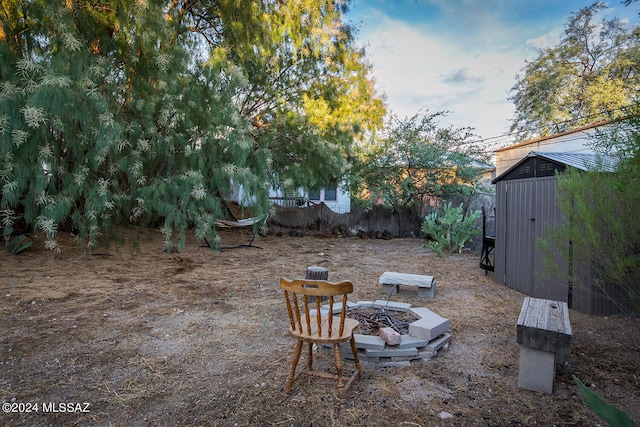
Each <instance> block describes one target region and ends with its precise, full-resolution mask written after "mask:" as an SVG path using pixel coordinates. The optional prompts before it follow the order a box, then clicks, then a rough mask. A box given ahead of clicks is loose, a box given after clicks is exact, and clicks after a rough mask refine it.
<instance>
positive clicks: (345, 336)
mask: <svg viewBox="0 0 640 427" xmlns="http://www.w3.org/2000/svg"><path fill="white" fill-rule="evenodd" d="M301 323H302V332H300V331H299V330H297V329H296V330H294V329H292V328H289V334H291V336H293V337H295V338H297V339H299V340H302V341H311V342H315V343H326V344H332V343H339V342H346V341H349V340H350V339H351V336H352V335H353V333H354V331H356V330H357V329H358V327H359V326H360V324H359V323H358V321H357V320H355V319H349V318H345V319H344V331H343V333H342V335H340V317H337V316H333V324H332V328H331V336H329V317H328V316H322V324H321V334H318V325H317V322H316V320H315V318H313V319H311V335H309V334H308V333H307V323H306V321H305V320H304V319H301Z"/></svg>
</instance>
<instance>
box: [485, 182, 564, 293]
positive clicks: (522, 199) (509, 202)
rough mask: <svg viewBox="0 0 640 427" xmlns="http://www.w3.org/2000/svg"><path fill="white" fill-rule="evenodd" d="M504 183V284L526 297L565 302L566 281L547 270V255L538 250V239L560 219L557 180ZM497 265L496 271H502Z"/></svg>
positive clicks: (502, 253) (545, 235)
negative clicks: (545, 263)
mask: <svg viewBox="0 0 640 427" xmlns="http://www.w3.org/2000/svg"><path fill="white" fill-rule="evenodd" d="M504 184H505V194H504V204H503V209H504V221H505V224H504V235H503V241H504V249H503V250H502V251H500V254H501V262H503V263H504V270H503V271H504V283H505V284H506V285H507V286H509V287H510V288H513V289H516V290H517V291H519V292H522V293H525V294H527V295H531V296H534V297H537V298H546V299H553V300H558V301H565V302H566V301H567V295H568V286H567V284H566V282H563V281H562V280H561V279H558V278H556V277H554V275H552V274H551V272H550V271H546V269H545V267H544V263H543V260H544V255H543V253H542V252H541V251H540V249H539V247H538V240H539V239H542V240H546V239H547V233H548V231H549V228H550V227H553V226H554V225H555V224H556V223H557V222H558V221H560V219H561V213H560V211H559V209H558V208H557V207H556V200H555V196H556V191H555V188H556V179H555V177H546V178H535V179H522V180H511V181H505V182H504ZM496 245H498V241H497V240H496ZM496 256H498V253H496ZM554 256H556V257H557V256H559V255H558V254H557V253H554ZM497 263H498V261H496V271H498V270H502V269H498V265H497Z"/></svg>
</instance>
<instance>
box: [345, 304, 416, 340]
mask: <svg viewBox="0 0 640 427" xmlns="http://www.w3.org/2000/svg"><path fill="white" fill-rule="evenodd" d="M347 317H350V318H352V319H356V320H357V321H358V322H360V333H361V334H362V335H378V330H379V329H380V328H387V327H388V328H392V329H393V330H394V331H396V332H397V333H399V334H400V335H409V325H410V324H411V323H413V322H415V321H416V320H418V319H419V317H418V316H416V315H415V314H413V313H411V312H405V311H396V310H388V309H385V308H384V307H379V308H374V307H370V308H350V309H348V310H347Z"/></svg>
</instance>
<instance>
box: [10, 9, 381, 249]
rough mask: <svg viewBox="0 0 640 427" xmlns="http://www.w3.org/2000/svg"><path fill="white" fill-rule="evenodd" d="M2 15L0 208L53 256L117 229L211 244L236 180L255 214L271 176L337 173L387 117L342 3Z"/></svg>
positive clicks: (262, 203)
mask: <svg viewBox="0 0 640 427" xmlns="http://www.w3.org/2000/svg"><path fill="white" fill-rule="evenodd" d="M0 5H1V9H0V13H2V15H3V19H2V26H1V27H0V180H2V190H1V191H2V193H1V195H2V198H1V201H0V210H2V218H3V223H4V224H6V225H8V224H11V228H15V227H14V226H15V225H16V224H18V223H22V224H23V226H24V228H26V229H30V228H38V229H40V230H42V231H44V232H45V233H46V235H47V237H48V239H47V247H49V248H51V249H55V248H56V245H57V243H56V240H55V236H56V233H57V231H58V230H59V229H61V228H64V229H68V230H70V231H73V232H74V233H75V234H76V235H77V237H78V240H79V241H80V242H82V243H84V244H86V246H87V247H89V248H91V247H93V246H94V245H95V244H96V243H97V241H98V238H99V236H101V235H102V236H104V237H109V235H110V233H111V230H112V228H113V226H114V225H121V224H142V225H153V226H156V225H159V226H161V229H162V231H163V233H164V234H165V236H166V240H167V244H168V246H170V245H171V244H172V239H173V233H174V231H177V232H178V241H179V244H181V245H183V244H184V241H185V233H186V230H188V229H189V228H190V227H195V232H196V235H197V236H198V237H208V238H209V239H211V241H216V228H215V221H216V219H217V218H220V217H222V216H224V206H223V199H224V197H226V196H227V194H228V193H229V187H230V183H231V182H233V184H234V185H242V187H243V189H244V194H246V200H245V202H247V203H250V204H252V208H253V209H254V210H255V212H256V214H258V215H259V214H261V213H264V212H265V211H266V210H267V209H268V206H269V204H268V198H267V196H268V189H269V186H270V182H272V178H273V176H274V171H276V172H275V175H277V178H278V180H280V181H286V180H287V179H292V180H293V179H295V180H299V181H301V180H300V179H299V176H300V175H304V174H305V173H306V174H308V176H310V177H311V178H310V180H319V179H320V177H322V176H324V174H326V173H327V171H331V172H332V173H336V171H337V172H339V171H340V168H341V167H343V165H344V164H345V160H344V159H345V158H346V157H347V156H348V155H349V151H350V146H351V144H352V141H353V138H355V136H356V135H357V134H358V132H361V131H362V130H364V129H366V128H367V126H369V125H371V126H375V125H376V124H375V121H376V114H382V113H383V112H384V108H383V105H382V104H381V102H380V100H379V99H378V98H376V97H375V94H374V93H373V89H372V82H371V81H370V80H369V78H368V74H367V73H368V66H367V64H366V61H365V60H364V57H363V56H362V55H357V53H358V51H357V50H355V49H354V48H353V47H352V43H351V40H352V39H351V38H350V37H349V32H348V31H347V30H348V29H346V28H343V26H342V24H341V20H340V18H341V15H340V5H341V2H338V3H334V2H331V1H323V0H316V1H309V2H303V3H299V2H294V1H290V2H289V1H280V2H272V1H268V0H264V1H258V2H252V3H251V4H250V5H246V4H240V3H239V2H237V1H233V0H220V1H213V2H212V1H188V2H187V1H184V2H183V1H180V0H175V1H171V2H166V3H163V2H151V3H148V2H138V1H133V0H120V1H99V2H87V1H85V0H75V1H69V2H62V3H60V2H55V1H52V0H38V1H30V2H20V1H16V0H1V2H0ZM347 88H348V89H347ZM364 89H366V90H364ZM357 104H361V105H362V106H363V108H362V111H363V112H362V114H358V113H354V114H352V113H353V111H354V110H355V105H357ZM319 106H322V108H320V107H319ZM367 112H371V113H372V114H371V119H369V118H368V117H367ZM286 165H295V167H290V168H288V169H287V168H286V167H285V166H286ZM301 171H303V172H304V173H301Z"/></svg>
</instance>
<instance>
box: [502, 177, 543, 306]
mask: <svg viewBox="0 0 640 427" xmlns="http://www.w3.org/2000/svg"><path fill="white" fill-rule="evenodd" d="M505 184H506V194H505V196H506V203H505V221H506V223H505V229H506V235H505V239H506V241H505V252H504V255H505V283H506V284H507V286H509V287H510V288H513V289H516V290H517V291H520V292H522V293H525V294H527V295H533V266H534V265H535V261H536V260H535V225H536V224H535V213H534V203H535V181H534V180H533V179H523V180H513V181H506V182H505Z"/></svg>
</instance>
